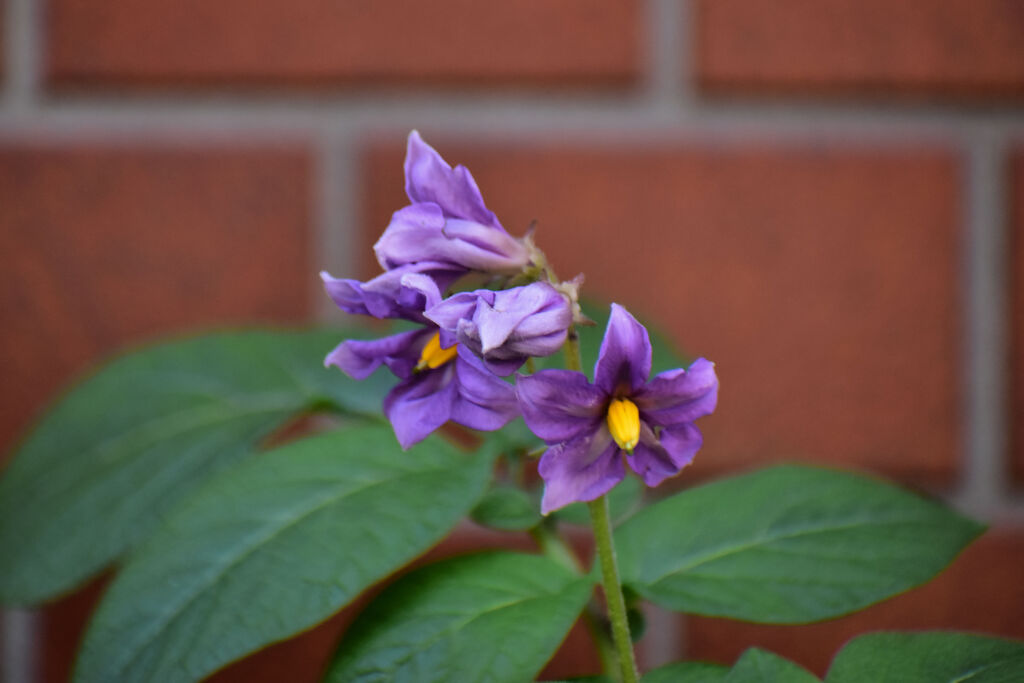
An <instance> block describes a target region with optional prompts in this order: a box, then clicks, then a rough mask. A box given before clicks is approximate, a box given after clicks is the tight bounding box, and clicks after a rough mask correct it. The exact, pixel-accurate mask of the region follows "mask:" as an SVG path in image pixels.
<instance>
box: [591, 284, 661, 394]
mask: <svg viewBox="0 0 1024 683" xmlns="http://www.w3.org/2000/svg"><path fill="white" fill-rule="evenodd" d="M650 374H651V339H650V337H649V336H648V335H647V330H646V329H645V328H644V326H643V325H641V324H640V323H638V322H637V320H636V318H634V317H633V316H632V315H630V314H629V311H627V310H626V309H625V308H623V307H622V306H619V305H618V304H612V313H611V316H610V317H609V318H608V327H607V329H605V333H604V339H603V340H602V341H601V351H600V353H599V354H598V357H597V363H595V364H594V383H595V384H597V386H599V387H601V388H602V389H604V390H605V391H606V392H607V393H609V394H611V395H613V396H628V395H631V394H633V393H634V392H636V390H638V389H639V388H640V387H641V386H643V384H644V383H645V382H646V381H647V377H648V376H649V375H650Z"/></svg>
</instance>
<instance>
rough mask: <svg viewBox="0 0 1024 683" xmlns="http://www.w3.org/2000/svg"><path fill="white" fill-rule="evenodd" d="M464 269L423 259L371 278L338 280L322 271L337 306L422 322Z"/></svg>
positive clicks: (354, 310) (327, 288)
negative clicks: (443, 290)
mask: <svg viewBox="0 0 1024 683" xmlns="http://www.w3.org/2000/svg"><path fill="white" fill-rule="evenodd" d="M464 272H465V271H464V270H463V269H461V268H456V267H453V266H451V265H450V264H446V263H437V262H421V263H415V264H409V265H405V266H402V267H400V268H396V269H394V270H390V271H387V272H384V273H381V274H380V275H378V276H377V277H375V278H373V279H372V280H368V281H366V282H360V281H358V280H350V279H338V278H334V277H331V275H329V274H328V273H326V272H321V273H320V278H321V279H322V280H323V283H324V288H325V289H326V290H327V294H328V295H329V296H330V297H331V299H332V300H333V301H334V303H335V304H337V306H338V308H340V309H341V310H343V311H345V312H346V313H353V314H355V315H371V316H373V317H375V318H404V319H406V320H413V321H415V322H423V321H425V318H424V317H423V311H424V309H425V308H427V307H428V306H431V305H433V304H435V303H437V302H438V301H439V300H440V290H442V289H446V288H447V287H449V286H451V284H452V283H453V282H455V280H456V279H458V278H459V277H460V276H461V275H462V274H463V273H464Z"/></svg>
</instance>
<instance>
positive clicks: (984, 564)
mask: <svg viewBox="0 0 1024 683" xmlns="http://www.w3.org/2000/svg"><path fill="white" fill-rule="evenodd" d="M1022 565H1024V532H1022V531H1021V530H1019V529H1018V530H1009V529H1005V530H1002V531H994V532H989V533H988V534H987V535H985V536H984V537H982V539H981V540H979V541H977V542H976V543H975V544H974V545H972V546H971V547H969V548H968V549H967V550H966V551H964V553H963V554H962V555H961V556H960V557H959V558H957V560H956V561H955V562H954V563H953V564H952V565H950V567H949V568H948V569H947V570H946V571H945V572H944V573H942V574H941V575H940V576H939V577H938V578H936V579H935V580H933V581H932V582H931V583H929V584H926V585H925V586H923V587H921V588H918V589H916V590H912V591H910V592H908V593H904V594H903V595H901V596H899V597H896V598H893V599H892V600H889V601H887V602H883V603H880V604H878V605H875V606H874V607H870V608H868V609H867V610H864V611H862V612H858V613H856V614H852V615H850V616H847V617H843V618H841V619H836V620H834V621H829V622H825V623H821V624H811V625H807V626H763V625H757V624H744V623H741V622H737V621H729V620H727V619H710V618H705V617H690V618H688V619H687V622H686V628H685V633H686V649H685V651H686V654H687V657H691V658H697V659H710V660H712V661H719V662H722V663H730V662H732V661H734V660H735V659H736V657H738V656H739V654H740V653H741V652H742V651H743V650H745V649H746V648H748V647H751V646H755V645H756V646H758V647H763V648H766V649H768V650H771V651H773V652H777V653H779V654H781V655H783V656H786V657H789V658H790V659H793V660H794V661H797V662H800V663H801V664H803V665H804V666H806V667H808V668H810V669H811V670H812V671H815V672H817V673H819V674H822V673H824V671H825V669H826V668H827V666H828V663H829V662H830V661H831V659H832V656H833V655H834V654H835V653H836V652H837V651H838V650H839V648H841V647H842V645H843V643H845V642H846V641H847V640H849V639H850V638H853V637H854V636H856V635H859V634H861V633H865V632H868V631H877V630H883V629H911V630H913V629H956V630H961V631H977V632H980V633H988V634H991V635H997V636H1005V637H1010V638H1018V639H1024V609H1022V608H1021V606H1022V605H1024V585H1022V584H1021V581H1020V567H1021V566H1022Z"/></svg>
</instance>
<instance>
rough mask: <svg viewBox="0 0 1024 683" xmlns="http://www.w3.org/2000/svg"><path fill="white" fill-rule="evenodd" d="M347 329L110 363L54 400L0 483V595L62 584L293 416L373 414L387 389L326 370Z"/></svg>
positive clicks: (260, 335) (209, 344)
mask: <svg viewBox="0 0 1024 683" xmlns="http://www.w3.org/2000/svg"><path fill="white" fill-rule="evenodd" d="M343 336H352V331H351V330H349V331H339V330H318V331H310V332H266V331H263V332H259V331H250V332H230V333H220V334H211V335H206V336H201V337H195V338H191V339H186V340H184V341H176V342H172V343H167V344H162V345H159V346H154V347H151V348H147V349H143V350H141V351H136V352H133V353H130V354H128V355H125V356H122V357H120V358H116V359H115V360H113V361H112V362H110V363H108V364H107V365H106V366H104V367H103V368H102V369H100V370H99V371H98V372H97V373H96V374H95V375H93V376H92V377H90V378H88V379H87V380H85V381H84V382H82V383H81V384H79V385H78V386H76V387H75V388H74V389H73V390H72V391H71V392H70V393H69V394H67V395H66V396H65V397H64V398H63V399H61V400H60V401H59V402H57V403H56V404H55V405H54V406H53V407H52V408H51V409H50V411H49V413H48V414H47V415H46V416H45V417H44V418H43V419H42V420H41V421H40V422H39V424H38V425H37V426H36V427H35V429H34V430H33V431H32V432H31V433H30V434H29V435H28V437H27V438H26V440H25V441H24V443H23V444H22V446H21V448H20V450H19V451H18V453H17V455H16V457H15V458H14V460H13V461H12V462H11V464H10V466H9V467H8V468H7V470H6V471H5V472H4V473H3V476H2V477H0V603H8V604H32V603H37V602H39V601H42V600H46V599H48V598H51V597H53V596H55V595H58V594H60V593H62V592H65V591H67V590H69V589H71V588H73V587H74V586H75V585H76V584H78V583H80V582H82V581H84V580H85V579H87V578H88V577H89V576H91V575H92V574H95V573H96V572H97V571H99V570H100V569H102V568H103V567H104V566H106V565H107V564H109V563H110V562H111V561H112V560H114V559H115V558H116V557H118V556H119V555H120V554H121V553H123V552H124V551H125V550H126V549H127V548H129V547H130V546H132V545H134V544H136V543H137V542H138V541H139V540H140V539H142V538H143V537H145V536H146V535H147V534H148V533H149V532H150V531H151V530H152V529H153V528H154V526H155V525H156V524H157V522H158V521H159V520H160V518H161V517H162V516H163V515H164V514H165V513H166V512H167V510H168V509H169V508H170V507H171V506H172V505H174V504H175V503H176V502H177V501H178V500H179V499H180V497H181V495H182V494H183V493H185V492H186V491H188V490H189V489H191V488H192V487H193V486H194V485H195V484H196V483H198V482H200V481H201V480H203V479H205V478H206V477H208V476H209V475H210V474H212V473H213V472H216V471H218V470H221V469H223V468H225V467H226V466H228V465H230V464H231V463H233V462H235V461H237V460H239V459H240V458H242V457H244V456H245V455H246V454H248V453H250V452H252V450H253V449H254V448H255V447H256V445H257V444H258V442H259V441H260V440H261V439H263V438H265V437H266V436H267V435H268V434H270V433H271V432H273V431H274V430H275V429H276V428H277V427H279V426H280V425H281V424H283V423H284V422H286V421H287V420H288V419H289V418H290V417H292V416H294V415H296V414H298V413H301V412H303V411H306V410H308V409H310V408H312V407H317V406H323V405H335V406H338V407H341V408H344V409H346V410H348V411H352V412H356V413H366V414H371V413H377V414H379V411H380V401H381V398H382V396H383V394H384V392H385V391H386V390H387V386H388V385H389V384H390V382H389V381H388V379H387V378H386V377H383V376H382V375H381V376H379V377H377V378H371V379H369V380H367V381H366V382H363V383H356V382H353V381H352V380H350V379H347V378H346V377H344V376H343V375H342V374H341V373H340V372H338V371H336V370H326V369H324V367H323V357H324V355H325V354H326V353H327V352H328V351H329V350H330V349H331V348H332V347H333V346H334V345H335V344H337V343H338V342H339V340H340V339H341V338H342V337H343Z"/></svg>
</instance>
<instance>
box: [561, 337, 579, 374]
mask: <svg viewBox="0 0 1024 683" xmlns="http://www.w3.org/2000/svg"><path fill="white" fill-rule="evenodd" d="M564 348H565V367H566V368H568V369H569V370H575V371H576V372H582V371H583V362H582V361H581V360H580V335H579V332H577V331H576V326H575V325H570V326H569V334H568V336H567V337H566V338H565V347H564Z"/></svg>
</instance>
